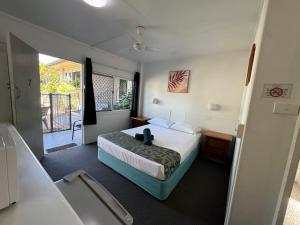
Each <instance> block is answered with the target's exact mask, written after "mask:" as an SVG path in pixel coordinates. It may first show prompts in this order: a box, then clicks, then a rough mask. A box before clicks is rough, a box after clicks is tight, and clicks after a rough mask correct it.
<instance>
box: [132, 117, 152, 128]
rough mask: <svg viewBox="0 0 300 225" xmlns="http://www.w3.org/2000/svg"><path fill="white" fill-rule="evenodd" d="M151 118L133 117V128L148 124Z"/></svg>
mask: <svg viewBox="0 0 300 225" xmlns="http://www.w3.org/2000/svg"><path fill="white" fill-rule="evenodd" d="M148 120H149V118H147V117H143V116H138V117H131V127H132V128H134V127H140V126H144V125H147V124H148V122H147V121H148Z"/></svg>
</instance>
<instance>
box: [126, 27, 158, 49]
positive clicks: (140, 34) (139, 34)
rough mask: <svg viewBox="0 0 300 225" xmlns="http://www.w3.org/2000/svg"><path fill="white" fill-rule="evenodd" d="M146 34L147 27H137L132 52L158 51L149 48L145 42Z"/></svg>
mask: <svg viewBox="0 0 300 225" xmlns="http://www.w3.org/2000/svg"><path fill="white" fill-rule="evenodd" d="M144 33H145V27H144V26H137V27H136V35H135V37H133V39H134V41H135V42H134V43H133V45H132V47H131V48H130V51H132V50H133V51H137V52H145V51H148V52H154V51H158V50H157V49H154V48H151V47H149V46H147V45H146V44H145V42H144Z"/></svg>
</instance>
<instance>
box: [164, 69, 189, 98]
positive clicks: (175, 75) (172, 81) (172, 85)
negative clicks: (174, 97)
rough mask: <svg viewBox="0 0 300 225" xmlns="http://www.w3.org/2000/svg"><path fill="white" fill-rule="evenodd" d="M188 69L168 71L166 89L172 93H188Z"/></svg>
mask: <svg viewBox="0 0 300 225" xmlns="http://www.w3.org/2000/svg"><path fill="white" fill-rule="evenodd" d="M190 75H191V71H190V70H177V71H170V72H169V82H168V91H169V92H173V93H188V89H189V78H190Z"/></svg>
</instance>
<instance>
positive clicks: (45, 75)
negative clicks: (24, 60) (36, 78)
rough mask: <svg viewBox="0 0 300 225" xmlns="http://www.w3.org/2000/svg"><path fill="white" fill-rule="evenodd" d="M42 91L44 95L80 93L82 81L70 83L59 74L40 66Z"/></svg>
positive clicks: (42, 65)
mask: <svg viewBox="0 0 300 225" xmlns="http://www.w3.org/2000/svg"><path fill="white" fill-rule="evenodd" d="M40 80H41V81H40V83H41V85H40V89H41V92H42V93H61V94H69V93H76V92H78V93H79V91H80V81H79V80H78V81H77V80H75V81H68V80H65V79H64V77H60V76H59V73H58V72H57V71H56V70H54V69H51V68H50V67H47V66H46V65H44V64H41V65H40Z"/></svg>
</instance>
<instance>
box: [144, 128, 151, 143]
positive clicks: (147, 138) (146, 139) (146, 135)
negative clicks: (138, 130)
mask: <svg viewBox="0 0 300 225" xmlns="http://www.w3.org/2000/svg"><path fill="white" fill-rule="evenodd" d="M143 133H144V144H145V145H152V139H151V130H150V129H149V128H146V129H144V131H143Z"/></svg>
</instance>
